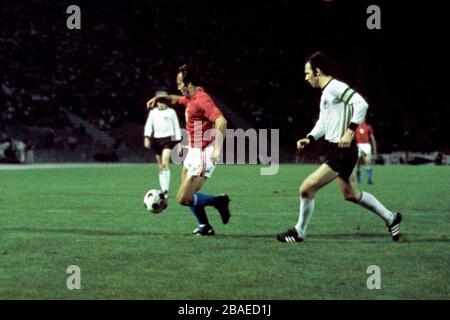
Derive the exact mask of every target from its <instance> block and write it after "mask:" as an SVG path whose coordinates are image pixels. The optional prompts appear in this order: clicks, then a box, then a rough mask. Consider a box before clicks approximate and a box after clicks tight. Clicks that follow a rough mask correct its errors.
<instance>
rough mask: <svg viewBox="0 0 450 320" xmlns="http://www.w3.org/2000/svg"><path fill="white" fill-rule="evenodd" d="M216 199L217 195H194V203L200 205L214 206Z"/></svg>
mask: <svg viewBox="0 0 450 320" xmlns="http://www.w3.org/2000/svg"><path fill="white" fill-rule="evenodd" d="M215 199H216V197H215V196H211V195H209V194H203V193H196V194H194V195H193V196H192V205H193V206H200V207H204V206H213V205H214V200H215Z"/></svg>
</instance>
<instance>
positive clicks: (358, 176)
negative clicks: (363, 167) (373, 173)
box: [356, 169, 361, 183]
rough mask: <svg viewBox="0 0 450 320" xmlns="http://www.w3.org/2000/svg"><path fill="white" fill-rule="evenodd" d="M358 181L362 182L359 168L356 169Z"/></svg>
mask: <svg viewBox="0 0 450 320" xmlns="http://www.w3.org/2000/svg"><path fill="white" fill-rule="evenodd" d="M356 181H358V183H360V182H361V171H360V170H359V169H357V170H356Z"/></svg>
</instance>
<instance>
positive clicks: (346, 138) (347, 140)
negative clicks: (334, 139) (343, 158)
mask: <svg viewBox="0 0 450 320" xmlns="http://www.w3.org/2000/svg"><path fill="white" fill-rule="evenodd" d="M354 135H355V132H353V131H352V130H350V129H347V131H345V133H344V135H343V136H342V137H341V140H340V141H339V144H338V147H339V148H348V147H350V145H351V144H352V140H353V136H354Z"/></svg>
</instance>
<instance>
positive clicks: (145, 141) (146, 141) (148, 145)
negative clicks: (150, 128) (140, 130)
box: [144, 137, 152, 149]
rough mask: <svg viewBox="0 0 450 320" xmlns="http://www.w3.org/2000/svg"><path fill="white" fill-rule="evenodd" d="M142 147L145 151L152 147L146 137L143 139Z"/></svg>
mask: <svg viewBox="0 0 450 320" xmlns="http://www.w3.org/2000/svg"><path fill="white" fill-rule="evenodd" d="M144 147H145V148H146V149H150V148H151V147H152V142H151V141H150V139H149V138H147V137H145V138H144Z"/></svg>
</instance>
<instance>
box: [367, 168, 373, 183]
mask: <svg viewBox="0 0 450 320" xmlns="http://www.w3.org/2000/svg"><path fill="white" fill-rule="evenodd" d="M366 172H367V181H369V182H371V181H372V168H370V167H367V168H366Z"/></svg>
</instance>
